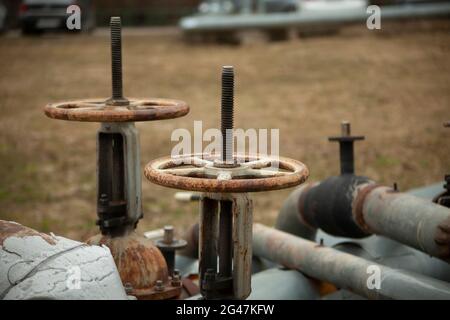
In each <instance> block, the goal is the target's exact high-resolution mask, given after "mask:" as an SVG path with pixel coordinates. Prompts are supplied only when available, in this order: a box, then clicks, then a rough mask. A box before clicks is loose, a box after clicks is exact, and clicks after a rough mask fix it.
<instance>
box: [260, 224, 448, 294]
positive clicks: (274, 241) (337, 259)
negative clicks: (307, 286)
mask: <svg viewBox="0 0 450 320" xmlns="http://www.w3.org/2000/svg"><path fill="white" fill-rule="evenodd" d="M253 252H254V254H255V255H257V256H261V257H264V258H267V259H270V260H273V261H275V262H277V263H280V264H282V265H284V266H286V267H289V268H292V269H297V270H299V271H301V272H303V273H305V274H306V275H308V276H310V277H313V278H316V279H318V280H322V281H327V282H330V283H332V284H334V285H336V286H337V287H339V288H341V289H348V290H351V291H352V292H355V293H357V294H360V295H362V296H364V297H367V298H369V299H386V298H391V299H435V300H438V299H439V300H441V299H442V300H450V284H449V283H446V282H443V281H440V280H436V279H433V278H429V277H426V276H423V275H420V274H417V273H412V272H408V271H403V270H397V269H392V268H389V267H386V266H383V265H380V264H377V263H374V262H371V261H368V260H366V259H363V258H359V257H356V256H353V255H351V254H347V253H343V252H340V251H338V250H335V249H332V248H328V247H325V246H321V245H318V244H317V243H315V242H312V241H309V240H305V239H301V238H298V237H295V236H293V235H290V234H287V233H285V232H282V231H278V230H275V229H272V228H269V227H266V226H264V225H262V224H255V225H254V226H253ZM372 272H377V273H378V274H379V280H380V283H379V286H377V285H376V284H375V286H373V284H374V283H371V277H372V276H373V275H374V273H372Z"/></svg>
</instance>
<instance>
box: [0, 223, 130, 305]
mask: <svg viewBox="0 0 450 320" xmlns="http://www.w3.org/2000/svg"><path fill="white" fill-rule="evenodd" d="M0 299H7V300H9V299H11V300H28V299H47V300H50V299H58V300H60V299H68V300H80V299H86V300H98V299H112V300H126V299H127V294H126V293H125V290H124V288H123V286H122V283H121V281H120V276H119V273H118V271H117V269H116V266H115V264H114V260H113V258H112V256H111V253H110V251H109V249H108V248H107V247H104V246H103V247H100V246H89V245H87V244H85V243H81V242H78V241H73V240H70V239H66V238H63V237H58V236H54V235H46V234H43V233H39V232H37V231H35V230H33V229H30V228H27V227H24V226H22V225H20V224H18V223H15V222H10V221H3V220H0Z"/></svg>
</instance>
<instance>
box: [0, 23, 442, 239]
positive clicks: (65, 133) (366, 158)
mask: <svg viewBox="0 0 450 320" xmlns="http://www.w3.org/2000/svg"><path fill="white" fill-rule="evenodd" d="M123 47H124V90H125V94H126V95H127V96H128V97H166V98H174V99H181V100H185V101H187V102H188V103H189V104H190V106H191V112H190V113H189V115H188V116H186V117H184V118H179V119H175V120H166V121H160V122H147V123H139V124H137V127H138V128H139V130H140V134H141V149H142V152H141V155H142V159H141V164H142V166H144V165H145V164H146V163H147V162H148V161H149V160H151V159H154V158H156V157H160V156H164V155H168V154H169V153H170V151H171V148H172V146H173V145H174V143H172V142H171V141H170V135H171V132H172V130H174V129H176V128H187V129H188V130H191V131H192V130H193V121H194V120H203V127H204V129H206V128H210V127H217V126H218V125H219V105H220V96H219V95H220V86H219V78H220V68H221V66H222V65H230V64H231V65H234V66H235V68H236V75H237V88H236V99H235V100H236V115H235V124H236V127H239V128H250V127H253V128H279V129H280V140H281V141H280V153H281V154H282V155H284V156H287V157H292V158H295V159H298V160H301V161H303V162H304V163H306V164H307V165H308V166H309V168H310V171H311V177H310V180H311V181H317V180H320V179H323V178H325V177H327V176H330V175H333V174H336V173H338V172H339V171H338V170H339V169H338V148H337V145H335V144H331V143H329V142H327V136H330V135H334V134H338V133H339V132H340V131H339V130H340V129H339V123H340V121H341V120H349V121H351V122H352V128H353V132H354V133H356V134H364V135H366V141H364V142H361V143H358V144H357V146H356V161H357V163H356V169H357V172H358V173H359V174H363V175H367V176H369V177H371V178H373V179H376V180H378V181H379V182H380V183H383V184H387V185H391V184H392V183H393V182H397V183H398V185H399V188H400V189H402V190H406V189H408V188H412V187H417V186H421V185H426V184H430V183H433V182H436V181H439V180H442V178H443V175H444V174H445V173H450V157H449V145H448V141H449V138H450V130H447V131H446V129H444V128H443V127H442V123H443V122H444V121H445V120H450V22H449V21H443V20H441V21H434V22H414V23H409V24H404V23H398V24H389V25H388V24H386V25H383V30H382V31H368V30H366V29H364V28H362V27H352V28H348V29H346V30H344V31H343V32H341V33H340V34H339V35H336V36H329V37H315V38H302V39H296V40H291V41H286V42H279V43H265V42H262V41H249V42H247V43H245V44H244V45H242V46H240V47H232V46H231V47H230V46H222V45H204V46H200V45H196V46H193V45H189V44H186V43H184V42H183V41H181V39H180V37H179V35H177V34H173V35H172V34H166V33H164V34H158V32H151V33H148V34H146V33H142V34H133V33H130V34H129V35H127V34H126V33H125V37H124V40H123ZM109 95H110V52H109V38H108V36H107V33H104V34H103V35H101V34H100V35H99V34H97V35H94V36H88V35H77V36H67V35H48V36H44V37H40V38H23V37H2V38H0V114H1V116H0V219H6V220H15V221H18V222H20V223H22V224H25V225H27V226H30V227H33V228H36V229H38V230H40V231H44V232H50V231H52V232H55V233H56V234H61V235H65V236H68V237H72V238H75V239H85V238H86V237H88V236H90V235H93V234H95V233H96V232H97V228H96V227H95V225H94V219H95V216H96V214H95V194H96V182H95V181H96V176H95V163H96V162H95V157H96V156H95V146H96V143H95V134H96V130H97V127H98V124H95V123H80V122H67V121H56V120H51V119H49V118H47V117H46V116H45V115H44V114H43V112H42V109H43V107H44V106H45V104H47V103H48V102H56V101H63V100H72V99H78V98H90V97H105V98H106V97H108V96H109ZM142 185H143V203H144V212H145V218H144V219H143V220H142V221H141V223H140V224H139V230H140V231H144V230H148V229H150V228H157V227H161V226H163V225H164V224H167V223H172V224H174V225H175V226H177V227H179V229H183V228H185V227H187V226H188V225H190V224H192V223H193V222H194V221H195V220H196V219H197V204H196V203H192V204H185V203H177V202H175V201H174V199H173V195H174V193H175V192H176V191H175V190H171V189H166V188H163V187H159V186H156V185H151V184H150V183H149V182H148V181H146V180H145V178H143V181H142ZM290 191H291V190H283V191H278V192H270V193H262V194H254V200H255V220H256V221H262V222H264V223H269V224H270V223H273V221H274V219H275V217H276V215H277V212H278V209H279V208H280V206H281V204H282V201H283V199H284V198H285V197H286V196H287V195H288V194H289V192H290Z"/></svg>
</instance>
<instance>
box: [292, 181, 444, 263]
mask: <svg viewBox="0 0 450 320" xmlns="http://www.w3.org/2000/svg"><path fill="white" fill-rule="evenodd" d="M300 190H301V191H298V192H297V193H296V194H295V195H296V197H297V201H298V210H297V211H296V213H297V214H298V217H299V221H300V222H301V224H302V225H304V226H310V227H312V228H320V229H322V230H324V231H325V232H327V233H328V234H331V235H334V236H340V237H348V238H361V237H367V236H369V235H372V234H378V235H383V236H386V237H388V238H390V239H393V240H396V241H398V242H400V243H403V244H406V245H408V246H411V247H413V248H416V249H418V250H421V251H423V252H425V253H427V254H429V255H431V256H434V257H437V258H440V259H442V260H444V261H447V262H449V261H450V208H446V207H444V206H441V205H437V204H435V203H432V202H431V201H429V200H427V199H422V198H419V197H416V196H414V195H410V194H406V193H401V192H397V191H395V190H394V189H392V188H389V187H383V186H380V185H377V184H376V183H375V182H373V181H371V180H369V179H367V178H365V177H357V176H354V175H341V176H337V177H330V178H328V179H326V180H325V181H323V182H321V183H320V184H318V185H316V186H311V187H303V188H302V189H300ZM286 231H288V230H286ZM288 232H289V231H288Z"/></svg>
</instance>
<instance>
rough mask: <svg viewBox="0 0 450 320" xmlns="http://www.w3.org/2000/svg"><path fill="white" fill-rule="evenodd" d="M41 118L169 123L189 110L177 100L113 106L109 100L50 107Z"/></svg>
mask: <svg viewBox="0 0 450 320" xmlns="http://www.w3.org/2000/svg"><path fill="white" fill-rule="evenodd" d="M44 111H45V114H46V115H47V116H48V117H50V118H53V119H60V120H71V121H90V122H134V121H151V120H164V119H173V118H178V117H182V116H184V115H186V114H187V113H188V112H189V106H188V105H187V104H186V103H185V102H183V101H179V100H169V99H156V98H150V99H130V100H128V101H127V102H126V104H121V105H114V103H111V100H105V99H103V100H102V99H90V100H77V101H69V102H59V103H50V104H48V105H47V106H45V109H44Z"/></svg>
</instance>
